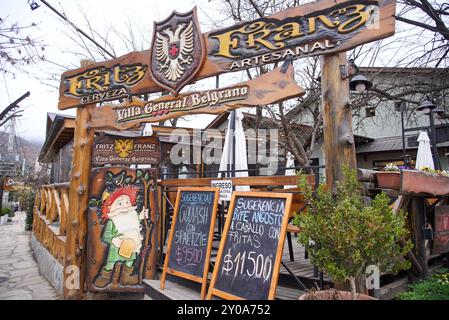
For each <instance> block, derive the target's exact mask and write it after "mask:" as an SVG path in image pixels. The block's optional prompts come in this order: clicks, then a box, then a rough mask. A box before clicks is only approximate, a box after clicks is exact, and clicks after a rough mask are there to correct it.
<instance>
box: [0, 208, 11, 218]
mask: <svg viewBox="0 0 449 320" xmlns="http://www.w3.org/2000/svg"><path fill="white" fill-rule="evenodd" d="M10 213H11V208H2V210H1V211H0V216H6V215H7V214H10Z"/></svg>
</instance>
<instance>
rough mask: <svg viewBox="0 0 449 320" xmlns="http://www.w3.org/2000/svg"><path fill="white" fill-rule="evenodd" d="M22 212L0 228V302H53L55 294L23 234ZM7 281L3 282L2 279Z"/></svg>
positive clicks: (56, 296)
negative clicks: (42, 273) (42, 274)
mask: <svg viewBox="0 0 449 320" xmlns="http://www.w3.org/2000/svg"><path fill="white" fill-rule="evenodd" d="M25 217H26V215H25V212H16V216H15V217H14V218H12V220H13V221H12V222H8V223H7V224H5V225H2V226H0V300H54V299H58V295H57V294H56V291H55V290H54V289H53V287H52V286H51V285H50V284H49V283H48V281H47V280H46V279H45V278H44V277H43V276H41V275H40V273H39V268H38V266H37V263H36V261H35V260H34V256H33V251H32V249H31V245H30V235H31V232H30V231H25V229H24V226H25ZM5 278H6V279H5Z"/></svg>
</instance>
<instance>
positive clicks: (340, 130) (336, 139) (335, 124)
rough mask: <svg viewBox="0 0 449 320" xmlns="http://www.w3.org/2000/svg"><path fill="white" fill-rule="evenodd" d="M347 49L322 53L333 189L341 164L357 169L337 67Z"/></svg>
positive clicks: (345, 87) (360, 281) (360, 286)
mask: <svg viewBox="0 0 449 320" xmlns="http://www.w3.org/2000/svg"><path fill="white" fill-rule="evenodd" d="M346 62H347V61H346V52H342V53H336V54H330V55H323V56H321V106H322V115H323V126H324V159H325V166H326V169H325V171H326V183H327V185H328V186H329V187H331V188H335V182H336V181H338V180H340V179H341V178H342V177H343V172H342V167H343V166H344V165H346V166H347V167H348V168H351V169H355V168H357V163H356V156H355V144H354V135H353V133H352V114H351V104H350V98H349V81H348V80H347V79H342V76H341V72H340V66H343V67H345V68H346ZM364 279H365V276H361V277H358V278H357V279H356V288H357V292H359V293H367V289H366V286H365V281H364ZM334 286H335V288H336V289H339V290H348V289H349V284H348V283H346V284H345V283H341V282H337V281H336V282H335V284H334Z"/></svg>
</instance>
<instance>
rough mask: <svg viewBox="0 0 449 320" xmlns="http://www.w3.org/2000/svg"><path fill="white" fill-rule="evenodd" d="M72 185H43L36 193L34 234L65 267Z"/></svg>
mask: <svg viewBox="0 0 449 320" xmlns="http://www.w3.org/2000/svg"><path fill="white" fill-rule="evenodd" d="M69 187H70V183H68V182H67V183H57V184H49V185H43V186H41V188H40V189H39V190H37V192H36V198H35V202H34V213H33V214H34V219H33V220H34V221H33V233H34V235H35V236H36V239H37V240H38V241H39V242H40V243H41V244H42V245H43V246H44V247H45V248H47V250H48V251H49V252H50V254H51V255H52V256H53V257H54V258H56V259H57V260H58V261H59V262H60V263H61V264H63V265H64V258H65V241H66V230H67V216H68V212H69Z"/></svg>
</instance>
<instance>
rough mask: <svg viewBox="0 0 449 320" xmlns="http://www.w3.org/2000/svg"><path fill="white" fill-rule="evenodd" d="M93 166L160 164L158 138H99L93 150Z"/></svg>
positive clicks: (104, 136)
mask: <svg viewBox="0 0 449 320" xmlns="http://www.w3.org/2000/svg"><path fill="white" fill-rule="evenodd" d="M92 151H93V152H92V165H94V166H98V165H104V164H113V165H117V164H128V165H129V164H158V163H159V162H160V158H161V157H160V147H159V139H158V138H157V137H133V138H130V137H117V136H110V135H103V136H97V137H95V139H94V146H93V149H92Z"/></svg>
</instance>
